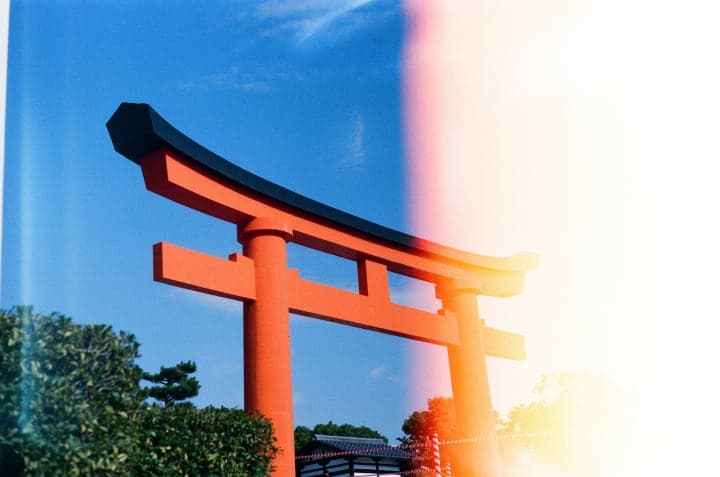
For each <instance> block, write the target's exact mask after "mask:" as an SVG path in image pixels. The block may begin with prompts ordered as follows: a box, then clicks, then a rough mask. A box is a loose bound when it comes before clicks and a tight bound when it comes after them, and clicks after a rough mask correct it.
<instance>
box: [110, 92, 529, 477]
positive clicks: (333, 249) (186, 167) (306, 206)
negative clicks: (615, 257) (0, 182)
mask: <svg viewBox="0 0 720 477" xmlns="http://www.w3.org/2000/svg"><path fill="white" fill-rule="evenodd" d="M107 127H108V130H109V132H110V137H111V139H112V142H113V146H114V147H115V150H116V151H118V152H119V153H120V154H122V155H124V156H125V157H127V158H128V159H130V160H132V161H134V162H136V163H138V164H139V165H140V166H141V168H142V172H143V176H144V179H145V184H146V186H147V188H148V189H149V190H151V191H153V192H155V193H157V194H160V195H162V196H164V197H167V198H169V199H171V200H174V201H176V202H178V203H180V204H184V205H186V206H188V207H191V208H193V209H196V210H198V211H200V212H203V213H206V214H209V215H211V216H213V217H216V218H218V219H222V220H226V221H228V222H231V223H233V224H236V225H237V231H238V240H239V242H240V243H241V244H242V248H243V254H242V255H239V254H237V253H233V254H232V255H230V256H229V258H228V259H222V258H218V257H214V256H210V255H206V254H203V253H199V252H195V251H192V250H188V249H185V248H182V247H178V246H176V245H171V244H169V243H165V242H161V243H158V244H155V245H154V246H153V269H154V278H155V280H157V281H160V282H164V283H169V284H172V285H177V286H181V287H184V288H189V289H191V290H197V291H202V292H206V293H211V294H214V295H219V296H223V297H227V298H233V299H236V300H241V301H242V302H243V303H244V315H243V316H244V321H243V340H244V367H245V370H244V385H245V409H246V410H248V411H254V410H256V411H259V412H261V413H262V414H264V415H265V416H267V417H269V418H270V419H271V420H272V422H273V425H274V429H275V435H276V437H277V442H278V446H279V447H280V448H281V449H282V452H281V454H280V455H278V456H277V458H276V460H275V462H274V465H275V471H274V474H273V475H275V476H279V477H290V476H293V475H295V472H294V467H295V459H294V446H293V416H292V384H291V370H290V340H289V316H288V315H289V313H297V314H300V315H305V316H311V317H316V318H321V319H325V320H329V321H334V322H338V323H342V324H347V325H352V326H358V327H361V328H365V329H369V330H373V331H380V332H382V333H389V334H393V335H397V336H402V337H405V338H410V339H415V340H420V341H424V342H428V343H435V344H439V345H443V346H446V347H447V349H448V358H449V364H450V372H451V381H452V389H453V397H454V402H455V407H456V415H457V421H458V426H457V430H458V436H457V437H458V438H460V439H467V442H468V443H467V444H464V445H463V446H462V449H461V452H459V453H457V454H458V455H459V457H458V459H457V460H456V462H454V467H453V471H454V473H455V474H457V475H461V476H493V477H495V476H498V475H499V458H498V448H497V442H496V441H495V439H494V437H495V431H494V417H493V409H492V405H491V401H490V392H489V385H488V378H487V368H486V364H485V355H486V354H488V355H491V356H497V357H502V358H508V359H517V360H520V359H524V358H525V347H524V340H523V337H522V336H521V335H517V334H513V333H508V332H505V331H500V330H496V329H493V328H490V327H487V326H485V324H484V321H483V320H481V319H480V317H479V315H478V309H477V299H476V297H477V295H479V294H483V295H491V296H510V295H515V294H518V293H520V292H521V291H522V289H523V280H524V274H525V271H527V270H528V269H530V268H532V267H534V266H535V264H536V261H537V257H536V256H535V255H534V254H528V253H523V254H518V255H515V256H513V257H510V258H493V257H486V256H482V255H476V254H472V253H468V252H464V251H461V250H457V249H454V248H450V247H445V246H442V245H439V244H437V243H433V242H429V241H427V240H423V239H420V238H417V237H413V236H411V235H407V234H404V233H401V232H398V231H395V230H391V229H388V228H386V227H383V226H381V225H378V224H375V223H372V222H369V221H367V220H363V219H361V218H359V217H356V216H353V215H350V214H347V213H344V212H342V211H340V210H337V209H335V208H332V207H329V206H327V205H325V204H321V203H319V202H316V201H314V200H311V199H309V198H307V197H304V196H301V195H299V194H296V193H294V192H292V191H289V190H287V189H285V188H283V187H280V186H278V185H276V184H273V183H271V182H268V181H266V180H265V179H262V178H261V177H258V176H256V175H254V174H251V173H249V172H248V171H246V170H244V169H242V168H240V167H238V166H235V165H234V164H232V163H230V162H228V161H226V160H225V159H223V158H222V157H220V156H218V155H216V154H214V153H213V152H211V151H209V150H207V149H205V148H204V147H202V146H201V145H199V144H198V143H196V142H194V141H193V140H192V139H190V138H188V137H187V136H185V135H184V134H182V133H181V132H180V131H178V130H177V129H175V128H174V127H173V126H172V125H171V124H170V123H168V122H167V121H165V120H164V119H163V118H162V117H161V116H160V115H159V114H157V113H156V112H155V111H154V110H153V109H152V108H151V107H150V106H148V105H147V104H134V103H122V104H121V105H120V106H119V108H118V109H117V111H116V112H115V113H114V114H113V116H112V117H111V118H110V120H109V121H108V123H107ZM288 242H294V243H297V244H300V245H303V246H306V247H310V248H313V249H316V250H320V251H322V252H326V253H330V254H334V255H337V256H340V257H344V258H347V259H350V260H353V261H355V262H356V263H357V269H358V284H359V291H358V293H352V292H349V291H345V290H340V289H336V288H334V287H331V286H327V285H322V284H319V283H315V282H312V281H309V280H305V279H303V278H301V277H300V274H299V272H298V271H297V270H291V269H288V268H287V264H286V244H287V243H288ZM388 271H392V272H395V273H399V274H402V275H406V276H409V277H413V278H416V279H420V280H424V281H428V282H431V283H434V284H435V286H436V294H437V296H438V298H439V299H440V300H441V301H442V306H443V309H442V310H440V312H438V313H437V314H435V313H428V312H424V311H420V310H417V309H414V308H410V307H406V306H402V305H398V304H395V303H392V302H391V301H390V289H389V285H388ZM270 390H272V391H270Z"/></svg>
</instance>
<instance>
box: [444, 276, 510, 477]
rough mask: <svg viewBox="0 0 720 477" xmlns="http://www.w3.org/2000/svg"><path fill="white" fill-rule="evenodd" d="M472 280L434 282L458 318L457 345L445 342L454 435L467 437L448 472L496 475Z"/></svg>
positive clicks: (469, 476) (497, 468)
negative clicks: (453, 407)
mask: <svg viewBox="0 0 720 477" xmlns="http://www.w3.org/2000/svg"><path fill="white" fill-rule="evenodd" d="M479 292H480V290H479V289H478V287H477V285H474V284H471V283H463V282H460V281H450V282H447V283H444V284H442V285H441V286H439V287H438V293H437V294H438V298H440V299H441V300H442V303H443V307H444V308H445V309H446V310H448V311H451V312H452V313H453V314H454V315H455V317H456V319H457V323H458V332H459V333H458V334H459V336H460V343H461V344H460V345H458V346H453V345H449V346H448V361H449V364H450V379H451V382H452V390H453V401H454V403H455V414H456V417H457V438H458V439H468V442H466V443H461V444H458V445H457V446H456V448H455V449H453V452H452V454H451V455H453V456H454V459H453V460H454V462H453V463H452V464H453V475H457V476H459V477H499V476H500V473H501V470H500V452H499V448H498V444H497V440H496V436H495V416H494V412H493V407H492V402H491V399H490V384H489V381H488V374H487V365H486V362H485V346H484V343H483V331H482V330H483V327H484V321H483V320H481V319H480V316H479V314H478V306H477V295H478V294H479Z"/></svg>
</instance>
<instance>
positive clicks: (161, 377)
mask: <svg viewBox="0 0 720 477" xmlns="http://www.w3.org/2000/svg"><path fill="white" fill-rule="evenodd" d="M195 371H197V366H196V365H195V363H194V362H193V361H181V362H179V363H178V364H176V365H175V366H170V367H167V368H166V367H165V366H160V372H159V373H155V374H151V373H147V372H145V373H143V379H144V380H146V381H150V382H151V383H155V384H158V386H151V387H149V388H145V392H147V394H148V396H150V397H152V398H155V399H157V400H158V401H161V402H162V403H163V404H165V406H172V405H173V404H175V403H176V402H180V401H185V400H187V399H189V398H191V397H195V396H197V395H198V393H199V392H200V383H199V382H198V380H197V379H196V378H195V377H191V376H190V375H191V374H192V373H194V372H195Z"/></svg>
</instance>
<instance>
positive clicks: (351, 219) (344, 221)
mask: <svg viewBox="0 0 720 477" xmlns="http://www.w3.org/2000/svg"><path fill="white" fill-rule="evenodd" d="M106 126H107V129H108V132H109V133H110V139H111V140H112V143H113V147H114V148H115V150H116V151H117V152H119V153H120V154H122V155H123V156H125V157H127V158H128V159H130V160H131V161H133V162H135V163H138V164H139V163H140V159H142V158H143V157H144V156H146V155H148V154H150V153H152V152H155V151H157V150H159V149H162V148H170V149H173V150H175V151H177V152H179V153H181V154H182V155H183V156H185V157H186V158H187V159H189V160H190V161H192V162H194V163H196V164H199V165H201V166H202V167H204V168H206V169H208V170H209V171H211V172H212V173H214V174H217V175H219V176H220V177H221V178H224V179H225V180H229V181H231V182H232V183H234V184H235V185H236V186H238V187H241V188H244V189H246V190H249V191H251V192H253V193H255V194H258V195H260V196H264V197H267V198H269V199H271V200H272V201H275V202H279V203H281V204H284V205H286V206H288V207H289V208H292V209H296V210H298V211H300V212H302V213H305V214H310V215H313V216H316V217H318V218H319V219H321V221H323V222H326V223H327V222H329V223H331V224H336V225H340V226H342V228H344V229H349V230H350V231H354V232H356V233H360V234H362V235H364V236H370V237H371V238H374V239H375V240H377V241H381V242H385V243H388V244H389V245H393V246H399V247H401V248H404V249H410V250H412V251H414V252H416V253H419V254H421V255H423V256H428V255H431V256H433V255H434V256H437V257H440V258H442V259H446V260H447V259H449V260H452V261H454V262H459V263H461V264H464V265H466V266H470V267H481V268H490V269H494V270H503V271H525V270H528V269H530V268H534V267H535V264H536V260H537V257H536V255H535V254H530V253H520V254H517V255H514V256H512V257H508V258H496V257H488V256H484V255H479V254H474V253H469V252H465V251H463V250H459V249H456V248H452V247H447V246H444V245H440V244H438V243H435V242H431V241H429V240H425V239H421V238H418V237H414V236H412V235H409V234H406V233H403V232H399V231H397V230H393V229H390V228H388V227H384V226H382V225H379V224H376V223H374V222H370V221H369V220H365V219H363V218H361V217H357V216H355V215H352V214H349V213H347V212H343V211H341V210H339V209H336V208H334V207H330V206H328V205H325V204H323V203H321V202H318V201H316V200H313V199H310V198H308V197H305V196H303V195H300V194H298V193H296V192H293V191H291V190H289V189H286V188H284V187H282V186H279V185H277V184H275V183H273V182H270V181H268V180H265V179H263V178H262V177H259V176H257V175H255V174H252V173H251V172H248V171H246V170H245V169H243V168H241V167H239V166H236V165H235V164H233V163H231V162H230V161H228V160H226V159H224V158H222V157H220V156H218V155H217V154H215V153H214V152H212V151H210V150H208V149H206V148H205V147H203V146H201V145H200V144H198V143H197V142H195V141H193V140H192V139H190V138H189V137H187V136H186V135H185V134H183V133H181V132H180V131H178V130H177V129H176V128H175V127H173V126H172V125H171V124H170V123H169V122H167V121H166V120H165V119H163V117H162V116H160V115H159V114H158V113H157V112H156V111H155V110H154V109H153V108H152V107H151V106H150V105H148V104H145V103H122V104H120V106H119V107H118V109H117V110H116V111H115V113H114V114H113V115H112V117H110V119H109V120H108V122H107V124H106Z"/></svg>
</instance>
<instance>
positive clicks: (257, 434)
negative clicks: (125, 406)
mask: <svg viewBox="0 0 720 477" xmlns="http://www.w3.org/2000/svg"><path fill="white" fill-rule="evenodd" d="M136 424H137V428H138V431H139V432H138V435H139V440H140V443H141V448H142V449H143V451H142V452H139V453H138V455H136V456H133V457H134V458H133V459H132V465H131V467H130V475H138V476H139V475H143V476H146V475H147V476H155V477H175V476H178V475H185V476H196V475H197V476H203V477H214V476H242V477H245V476H247V477H261V476H266V475H269V473H270V471H271V468H272V467H271V463H272V459H273V458H274V456H275V454H276V453H277V450H278V449H277V448H276V447H275V445H274V444H275V438H274V436H273V429H272V425H271V423H270V421H269V420H268V419H266V418H264V417H262V416H260V415H258V414H246V413H245V412H244V411H242V410H239V409H228V408H224V407H221V408H215V407H206V408H203V409H196V408H195V407H194V406H192V405H189V404H184V405H176V406H168V407H164V406H157V405H152V406H147V407H146V408H145V409H144V412H142V413H141V414H140V415H139V416H138V420H137V422H136Z"/></svg>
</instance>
